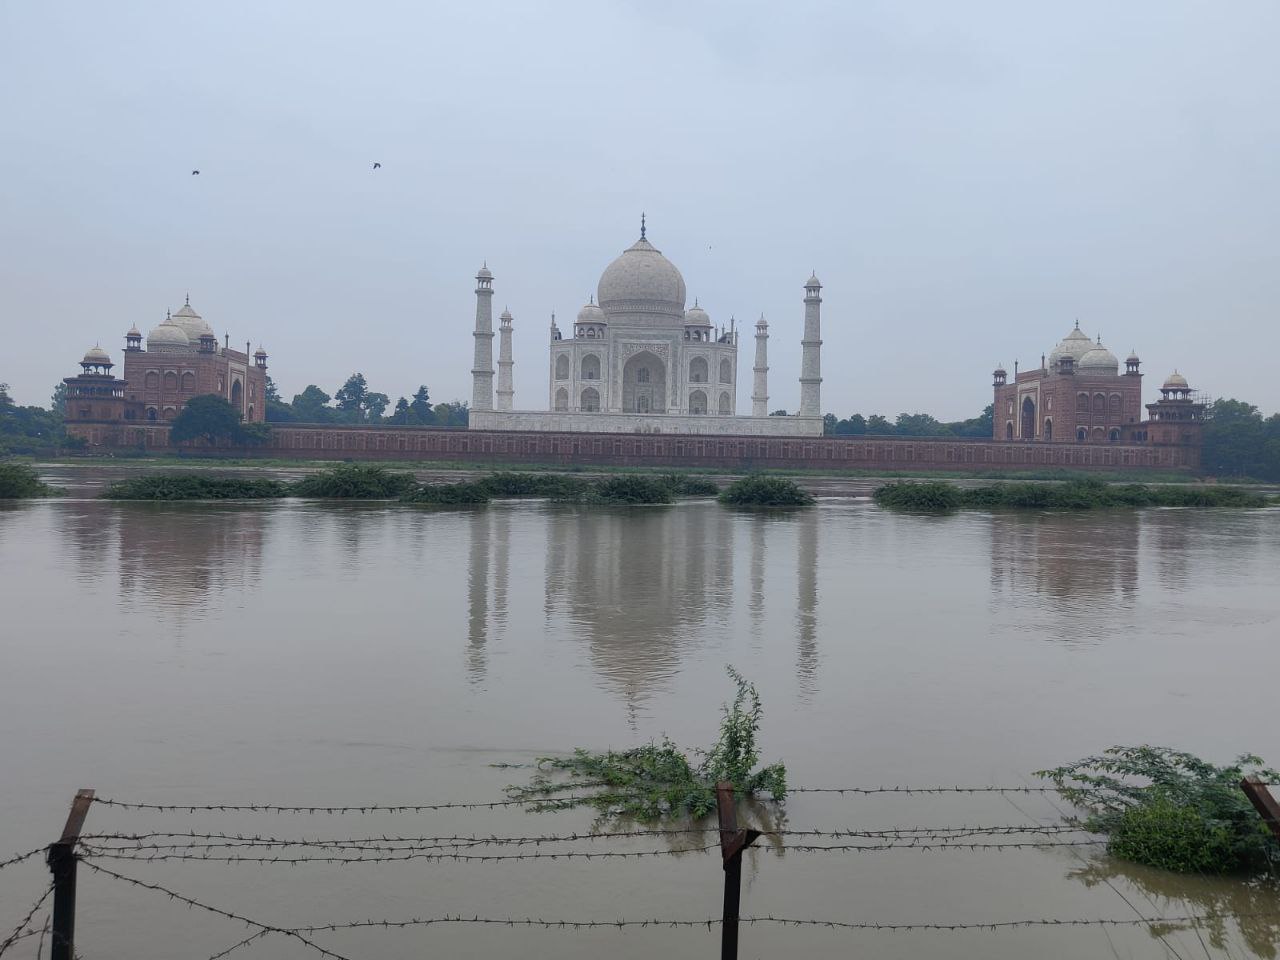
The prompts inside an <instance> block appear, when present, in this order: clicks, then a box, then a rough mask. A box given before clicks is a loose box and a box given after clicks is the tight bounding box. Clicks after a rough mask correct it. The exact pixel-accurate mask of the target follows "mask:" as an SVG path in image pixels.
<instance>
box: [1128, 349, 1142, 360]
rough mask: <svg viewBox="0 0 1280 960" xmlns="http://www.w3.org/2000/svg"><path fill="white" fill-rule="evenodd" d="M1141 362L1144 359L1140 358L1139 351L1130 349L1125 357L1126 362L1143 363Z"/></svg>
mask: <svg viewBox="0 0 1280 960" xmlns="http://www.w3.org/2000/svg"><path fill="white" fill-rule="evenodd" d="M1141 362H1142V361H1141V360H1139V359H1138V351H1137V350H1130V351H1129V356H1128V357H1127V358H1126V359H1125V363H1141Z"/></svg>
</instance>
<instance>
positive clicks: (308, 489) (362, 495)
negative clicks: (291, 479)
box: [293, 463, 417, 500]
mask: <svg viewBox="0 0 1280 960" xmlns="http://www.w3.org/2000/svg"><path fill="white" fill-rule="evenodd" d="M416 486H417V481H416V480H414V479H413V475H412V474H409V473H402V472H400V471H393V470H388V469H386V468H385V467H378V466H372V465H369V464H355V463H353V464H344V465H343V466H340V467H334V468H333V469H332V470H321V471H320V472H319V473H313V474H311V476H309V477H303V478H302V479H301V480H299V481H298V482H297V483H295V484H294V485H293V494H294V496H298V497H328V498H334V499H349V500H386V499H390V498H393V497H400V496H403V495H405V494H407V493H410V492H411V491H412V490H413V489H414V488H415V487H416Z"/></svg>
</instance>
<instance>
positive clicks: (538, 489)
mask: <svg viewBox="0 0 1280 960" xmlns="http://www.w3.org/2000/svg"><path fill="white" fill-rule="evenodd" d="M476 485H477V486H480V487H483V488H484V489H485V490H487V491H488V492H489V494H490V495H491V496H494V497H551V498H552V499H557V500H559V499H573V498H576V497H580V496H582V495H583V494H584V493H585V492H586V490H587V486H588V484H587V481H586V480H584V479H582V478H581V477H567V476H564V475H563V474H555V473H508V472H506V471H499V472H497V473H491V474H489V476H487V477H485V478H483V479H482V480H477V481H476Z"/></svg>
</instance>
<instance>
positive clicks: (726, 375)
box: [720, 357, 733, 383]
mask: <svg viewBox="0 0 1280 960" xmlns="http://www.w3.org/2000/svg"><path fill="white" fill-rule="evenodd" d="M720 382H721V383H733V364H731V363H730V362H729V358H728V357H725V358H724V359H723V360H721V361H720Z"/></svg>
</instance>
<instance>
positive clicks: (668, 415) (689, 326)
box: [470, 218, 822, 436]
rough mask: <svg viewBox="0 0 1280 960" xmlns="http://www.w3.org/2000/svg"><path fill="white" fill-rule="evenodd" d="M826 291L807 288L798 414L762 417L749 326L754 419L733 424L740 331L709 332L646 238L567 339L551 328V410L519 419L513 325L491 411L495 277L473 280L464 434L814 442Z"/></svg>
mask: <svg viewBox="0 0 1280 960" xmlns="http://www.w3.org/2000/svg"><path fill="white" fill-rule="evenodd" d="M821 289H822V285H821V284H820V283H819V282H818V278H817V277H816V276H811V277H810V278H809V280H808V282H807V283H806V284H805V287H804V290H805V298H804V338H803V340H802V349H803V357H802V362H801V375H800V410H799V415H798V416H794V417H782V416H779V417H770V416H768V413H769V410H768V402H769V392H768V372H769V363H768V340H769V325H768V323H767V322H766V321H765V319H764V317H761V318H760V320H759V322H757V323H756V333H755V341H756V350H755V364H754V366H753V368H752V373H753V380H752V395H751V407H752V409H751V416H750V417H739V416H736V410H737V405H738V331H737V324H736V322H735V321H734V320H733V319H732V318H730V321H729V325H728V326H727V327H726V326H719V327H717V326H715V325H713V324H712V322H711V317H710V316H709V315H708V314H707V311H706V310H704V309H703V308H702V307H701V306H699V304H698V302H697V301H696V300H695V301H694V304H693V306H692V307H689V308H688V309H687V310H686V309H685V284H684V277H682V276H681V274H680V271H679V270H678V269H676V266H675V264H673V263H672V262H671V261H670V260H668V259H667V258H666V257H664V256H663V255H662V252H661V251H660V250H658V249H657V248H656V247H655V246H654V245H653V244H651V243H650V242H649V241H648V239H647V238H646V236H645V226H644V220H643V218H641V225H640V239H639V240H637V241H636V242H635V243H634V244H632V245H631V246H630V247H628V248H627V249H626V250H624V251H623V252H622V254H621V255H620V256H619V257H618V258H617V259H615V260H614V261H613V263H611V264H609V266H608V267H607V268H605V271H604V273H603V274H602V275H601V277H600V284H599V287H598V295H597V296H596V297H592V298H591V299H590V302H588V303H587V305H586V306H584V307H583V308H582V309H581V310H580V311H579V312H578V317H577V320H576V321H575V323H574V325H573V331H572V336H566V334H564V333H562V332H561V331H560V328H559V327H558V326H557V325H556V321H555V317H554V315H553V316H552V319H551V344H550V375H551V388H550V395H549V398H548V400H549V402H548V408H549V409H548V410H547V411H545V412H544V411H538V412H533V411H516V410H514V409H513V406H512V400H513V396H514V393H515V389H514V383H513V376H512V368H513V366H514V363H513V361H512V358H511V336H512V332H513V322H512V321H513V318H512V316H511V314H510V313H509V312H507V311H503V313H502V316H501V317H500V318H499V329H498V335H499V337H500V341H499V354H498V371H497V379H498V382H497V391H496V393H497V402H496V404H495V402H494V393H495V391H494V370H493V336H494V331H493V312H492V310H493V274H492V273H491V272H490V271H489V269H488V267H482V268H481V269H480V271H479V272H478V273H477V275H476V326H475V334H474V336H475V363H474V364H473V368H472V371H471V374H472V380H473V389H472V398H471V421H470V426H471V428H472V429H479V430H556V431H563V430H569V431H590V432H615V433H698V434H763V435H769V436H816V435H820V434H821V433H822V410H821V403H820V396H819V392H820V389H821V383H822V377H821V375H820V360H819V356H820V350H821V346H822V339H821V313H820V311H821V304H822V298H821V297H820V296H819V294H820V291H821Z"/></svg>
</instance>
